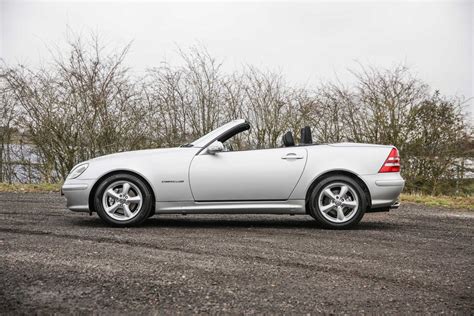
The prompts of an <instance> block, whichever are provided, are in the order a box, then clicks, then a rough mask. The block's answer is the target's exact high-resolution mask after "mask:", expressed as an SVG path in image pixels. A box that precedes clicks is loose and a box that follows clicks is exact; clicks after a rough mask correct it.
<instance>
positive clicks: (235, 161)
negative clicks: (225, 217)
mask: <svg viewBox="0 0 474 316" xmlns="http://www.w3.org/2000/svg"><path fill="white" fill-rule="evenodd" d="M306 159H307V152H306V149H305V148H301V147H286V148H274V149H261V150H249V151H230V152H218V153H215V154H209V153H207V152H206V150H204V151H202V152H201V153H200V154H198V155H197V156H195V157H194V158H193V160H192V162H191V166H190V170H189V180H190V185H191V191H192V194H193V196H194V199H195V200H196V201H256V200H287V199H288V198H289V196H290V194H291V192H292V191H293V189H294V187H295V186H296V184H297V183H298V180H299V179H300V176H301V174H302V173H303V169H304V167H305V164H306Z"/></svg>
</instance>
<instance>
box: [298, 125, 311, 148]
mask: <svg viewBox="0 0 474 316" xmlns="http://www.w3.org/2000/svg"><path fill="white" fill-rule="evenodd" d="M312 143H313V137H312V136H311V128H310V127H309V126H305V127H303V128H302V129H301V144H304V145H307V144H312Z"/></svg>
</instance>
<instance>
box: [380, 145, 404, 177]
mask: <svg viewBox="0 0 474 316" xmlns="http://www.w3.org/2000/svg"><path fill="white" fill-rule="evenodd" d="M382 172H400V155H399V154H398V149H396V148H395V147H394V148H392V150H391V151H390V154H389V155H388V157H387V159H386V160H385V162H384V164H383V165H382V168H380V170H379V173H382Z"/></svg>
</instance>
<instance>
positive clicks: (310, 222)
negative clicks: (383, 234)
mask: <svg viewBox="0 0 474 316" xmlns="http://www.w3.org/2000/svg"><path fill="white" fill-rule="evenodd" d="M74 225H76V226H83V227H110V226H108V225H107V224H105V223H104V222H102V221H101V220H100V219H99V218H97V217H94V218H88V219H80V220H74ZM400 226H401V225H398V224H395V223H392V222H382V221H370V220H368V221H364V220H362V221H361V222H360V223H359V224H358V225H356V226H354V227H352V228H349V229H344V230H345V231H347V230H350V231H364V230H366V231H370V230H384V231H386V230H397V229H400ZM139 228H141V229H155V228H181V229H195V228H206V229H225V228H229V229H240V228H242V229H252V228H263V229H320V230H330V229H327V228H325V227H323V226H321V225H320V224H318V223H317V222H316V221H315V220H314V219H312V218H311V217H309V216H308V217H301V216H298V217H296V216H295V217H285V218H278V216H274V217H271V216H265V217H259V216H258V215H257V216H256V217H255V218H249V217H246V218H244V219H243V218H241V217H240V218H239V216H237V215H231V218H228V219H227V218H223V217H222V216H219V217H217V218H216V217H213V216H212V215H209V216H202V215H194V216H193V215H188V216H179V217H178V216H173V217H169V216H155V217H151V218H149V219H148V220H146V221H145V222H144V223H143V224H141V225H140V226H139ZM117 229H121V228H117Z"/></svg>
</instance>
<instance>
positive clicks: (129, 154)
mask: <svg viewBox="0 0 474 316" xmlns="http://www.w3.org/2000/svg"><path fill="white" fill-rule="evenodd" d="M183 149H184V148H181V147H174V148H158V149H143V150H133V151H124V152H120V153H115V154H110V155H104V156H100V157H96V158H93V159H91V160H89V161H90V162H95V161H101V160H106V159H107V160H110V159H129V158H135V157H144V156H150V155H153V156H154V155H157V154H167V153H171V152H176V151H179V150H183Z"/></svg>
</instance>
